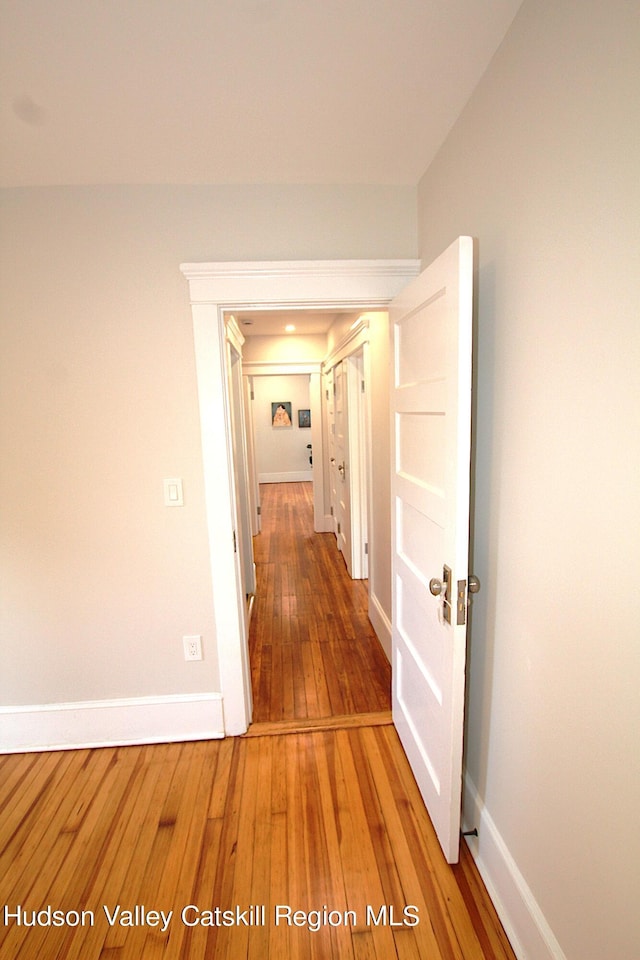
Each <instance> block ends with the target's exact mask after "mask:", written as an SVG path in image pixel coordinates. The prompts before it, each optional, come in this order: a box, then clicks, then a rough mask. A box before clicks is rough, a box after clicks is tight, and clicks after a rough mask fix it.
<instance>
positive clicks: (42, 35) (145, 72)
mask: <svg viewBox="0 0 640 960" xmlns="http://www.w3.org/2000/svg"><path fill="white" fill-rule="evenodd" d="M520 4H521V0H0V140H1V143H2V146H1V148H0V183H2V184H3V185H5V186H19V185H45V184H93V183H193V184H195V183H325V184H330V183H334V184H338V183H341V184H348V183H387V184H410V185H415V184H416V183H417V182H418V180H419V178H420V176H421V175H422V173H424V171H425V169H426V168H427V166H428V165H429V163H430V161H431V159H432V158H433V156H434V154H435V152H436V150H437V149H438V147H439V146H440V145H441V143H442V142H443V140H444V138H445V137H446V135H447V133H448V131H449V130H450V128H451V126H452V125H453V123H454V122H455V120H456V118H457V117H458V115H459V113H460V111H461V110H462V108H463V106H464V105H465V103H466V101H467V100H468V98H469V96H470V94H471V92H472V91H473V89H474V87H475V86H476V84H477V82H478V80H479V79H480V77H481V75H482V73H483V72H484V70H485V69H486V67H487V65H488V63H489V61H490V59H491V57H492V55H493V53H494V52H495V50H496V49H497V47H498V45H499V44H500V41H501V40H502V38H503V36H504V34H505V33H506V31H507V29H508V27H509V25H510V23H511V21H512V19H513V17H514V15H515V13H516V11H517V9H518V7H519V6H520Z"/></svg>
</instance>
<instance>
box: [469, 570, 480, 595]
mask: <svg viewBox="0 0 640 960" xmlns="http://www.w3.org/2000/svg"><path fill="white" fill-rule="evenodd" d="M480 586H481V584H480V581H479V580H478V578H477V577H475V576H474V575H473V574H472V573H470V574H469V593H480Z"/></svg>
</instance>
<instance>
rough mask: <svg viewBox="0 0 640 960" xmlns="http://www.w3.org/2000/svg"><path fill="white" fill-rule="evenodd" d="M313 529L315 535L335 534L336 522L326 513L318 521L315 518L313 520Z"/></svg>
mask: <svg viewBox="0 0 640 960" xmlns="http://www.w3.org/2000/svg"><path fill="white" fill-rule="evenodd" d="M313 529H314V531H315V533H335V532H336V522H335V520H334V518H333V517H332V515H331V514H330V513H326V514H325V515H324V516H323V517H321V518H320V519H319V520H318V518H317V517H315V518H314V528H313Z"/></svg>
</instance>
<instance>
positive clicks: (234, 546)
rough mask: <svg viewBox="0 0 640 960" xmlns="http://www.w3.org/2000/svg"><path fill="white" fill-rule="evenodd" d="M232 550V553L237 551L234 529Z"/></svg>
mask: <svg viewBox="0 0 640 960" xmlns="http://www.w3.org/2000/svg"><path fill="white" fill-rule="evenodd" d="M233 552H234V553H237V552H238V544H237V543H236V532H235V530H234V531H233Z"/></svg>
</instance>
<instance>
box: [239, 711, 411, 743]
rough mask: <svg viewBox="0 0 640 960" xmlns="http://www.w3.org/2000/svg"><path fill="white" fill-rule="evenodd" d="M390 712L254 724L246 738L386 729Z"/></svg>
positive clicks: (389, 721)
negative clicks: (372, 728) (360, 728)
mask: <svg viewBox="0 0 640 960" xmlns="http://www.w3.org/2000/svg"><path fill="white" fill-rule="evenodd" d="M392 722H393V721H392V718H391V711H390V710H378V711H375V712H373V713H352V714H343V715H341V716H337V717H310V718H307V719H305V720H269V721H264V722H262V723H252V724H251V726H250V727H249V729H248V730H247V732H246V733H245V734H243V736H244V737H280V736H283V735H284V734H288V733H317V732H319V731H323V730H351V729H353V728H354V727H355V728H359V727H386V726H390V725H391V723H392Z"/></svg>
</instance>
